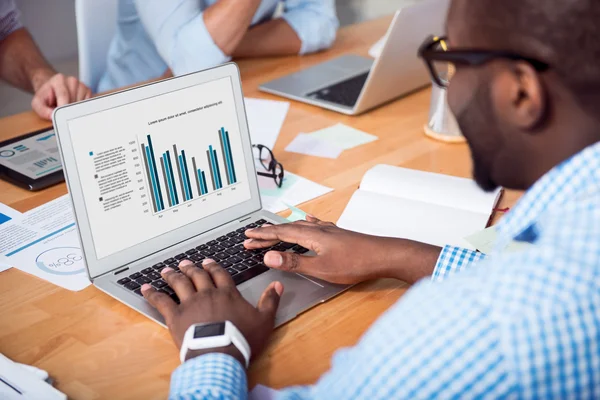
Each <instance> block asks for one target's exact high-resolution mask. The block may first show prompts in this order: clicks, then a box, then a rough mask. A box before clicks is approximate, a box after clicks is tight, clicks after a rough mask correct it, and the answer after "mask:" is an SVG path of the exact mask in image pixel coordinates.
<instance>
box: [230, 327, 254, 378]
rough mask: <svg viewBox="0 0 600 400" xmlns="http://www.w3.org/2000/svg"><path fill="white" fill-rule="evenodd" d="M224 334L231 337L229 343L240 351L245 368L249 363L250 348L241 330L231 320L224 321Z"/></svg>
mask: <svg viewBox="0 0 600 400" xmlns="http://www.w3.org/2000/svg"><path fill="white" fill-rule="evenodd" d="M225 334H226V335H228V336H229V338H230V339H231V343H233V345H234V346H235V347H237V349H238V350H239V351H240V353H242V356H243V357H244V360H246V368H248V366H249V365H250V356H251V350H250V345H249V344H248V342H247V341H246V338H245V337H244V335H242V332H240V331H239V329H238V328H237V327H236V326H235V325H234V324H233V322H231V321H225Z"/></svg>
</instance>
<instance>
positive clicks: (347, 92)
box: [308, 72, 369, 107]
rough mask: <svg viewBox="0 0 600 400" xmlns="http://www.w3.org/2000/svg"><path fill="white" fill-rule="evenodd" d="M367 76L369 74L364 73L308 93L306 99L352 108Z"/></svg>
mask: <svg viewBox="0 0 600 400" xmlns="http://www.w3.org/2000/svg"><path fill="white" fill-rule="evenodd" d="M368 76H369V72H365V73H364V74H361V75H357V76H355V77H353V78H350V79H347V80H345V81H342V82H339V83H336V84H335V85H331V86H328V87H326V88H323V89H319V90H317V91H316V92H312V93H309V94H308V97H310V98H312V99H318V100H324V101H328V102H330V103H336V104H340V105H343V106H348V107H354V105H355V104H356V102H357V101H358V97H359V96H360V92H362V89H363V87H364V86H365V82H366V81H367V78H368Z"/></svg>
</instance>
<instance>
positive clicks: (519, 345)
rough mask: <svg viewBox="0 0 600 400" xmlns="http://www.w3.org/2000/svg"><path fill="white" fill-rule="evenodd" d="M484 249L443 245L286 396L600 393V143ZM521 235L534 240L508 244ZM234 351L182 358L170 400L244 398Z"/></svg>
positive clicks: (546, 180) (535, 194) (523, 204)
mask: <svg viewBox="0 0 600 400" xmlns="http://www.w3.org/2000/svg"><path fill="white" fill-rule="evenodd" d="M498 232H499V237H498V239H497V241H496V243H495V249H494V251H493V252H491V253H490V254H488V255H487V256H483V255H481V254H478V253H473V252H471V251H469V250H465V249H459V248H454V247H446V248H444V249H443V251H442V253H441V255H440V258H439V260H438V262H437V265H436V267H435V271H434V274H433V279H431V280H423V281H421V282H419V283H418V284H416V285H415V286H414V287H413V288H412V289H411V290H410V291H409V292H408V293H407V294H406V295H405V296H404V297H403V298H402V299H401V300H399V301H398V303H396V304H395V305H394V306H393V307H391V308H390V309H389V310H388V311H387V312H386V313H385V314H384V315H383V316H382V317H381V318H380V319H379V320H378V321H377V322H376V323H375V324H374V325H373V326H372V327H371V328H370V329H369V330H368V331H367V333H366V334H365V335H364V336H363V338H362V339H361V340H360V342H359V343H358V344H357V345H356V346H355V347H352V348H348V349H344V350H340V351H338V352H337V353H336V355H335V356H334V358H333V362H332V366H331V370H330V371H329V372H327V373H326V374H325V375H323V376H322V377H321V379H319V381H318V382H317V383H316V384H315V385H313V386H304V387H292V388H287V389H284V390H282V391H281V393H280V397H279V399H298V400H304V399H324V400H325V399H327V400H329V399H369V400H375V399H386V400H387V399H429V398H444V399H445V398H448V399H455V398H489V399H496V398H520V399H539V398H560V399H564V398H581V399H600V143H599V144H596V145H594V146H591V147H589V148H587V149H585V150H584V151H582V152H581V153H579V154H577V155H576V156H574V157H572V158H571V159H570V160H568V161H565V162H564V163H562V164H561V165H559V166H557V167H556V168H554V169H553V170H552V171H550V172H549V173H548V174H546V175H545V176H544V177H543V178H542V179H540V180H539V181H538V182H537V183H536V184H535V185H534V186H533V187H532V188H531V189H530V190H529V191H528V192H527V193H526V194H525V195H524V197H523V198H522V199H521V201H520V202H519V204H518V205H517V206H516V207H515V208H514V209H513V210H512V211H511V212H510V213H508V214H507V215H506V217H505V218H504V219H503V221H502V222H501V223H500V224H499V226H498ZM513 240H516V241H521V242H528V243H531V244H532V245H531V246H527V247H526V248H525V249H523V250H521V251H520V252H516V253H513V252H503V249H504V248H506V246H507V245H508V244H509V243H510V242H511V241H513ZM246 384H247V382H246V374H245V371H244V368H243V367H242V366H241V365H240V364H239V363H238V362H237V361H236V360H234V359H233V358H231V357H229V356H226V355H223V354H209V355H205V356H202V357H198V358H196V359H192V360H190V361H188V362H186V363H185V364H183V365H182V366H180V367H179V368H178V369H177V370H176V371H175V372H174V373H173V376H172V382H171V398H172V399H246V398H247V389H246Z"/></svg>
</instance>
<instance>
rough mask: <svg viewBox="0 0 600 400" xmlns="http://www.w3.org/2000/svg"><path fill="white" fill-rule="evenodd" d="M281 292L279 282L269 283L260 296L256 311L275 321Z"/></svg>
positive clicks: (281, 287) (281, 288) (281, 286)
mask: <svg viewBox="0 0 600 400" xmlns="http://www.w3.org/2000/svg"><path fill="white" fill-rule="evenodd" d="M282 294H283V285H282V284H281V283H280V282H273V283H271V284H270V285H269V286H268V287H267V288H266V289H265V291H264V292H263V294H262V296H260V300H259V301H258V306H257V307H256V308H257V309H258V311H259V312H260V313H261V314H263V315H265V316H266V317H267V318H268V319H269V321H272V323H273V324H274V323H275V315H276V314H277V308H278V307H279V300H281V295H282Z"/></svg>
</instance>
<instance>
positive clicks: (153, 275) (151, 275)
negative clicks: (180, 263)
mask: <svg viewBox="0 0 600 400" xmlns="http://www.w3.org/2000/svg"><path fill="white" fill-rule="evenodd" d="M146 277H147V278H148V279H151V280H153V281H155V280H157V279H160V274H159V273H158V272H156V271H152V272H151V273H149V274H148V275H146Z"/></svg>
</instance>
